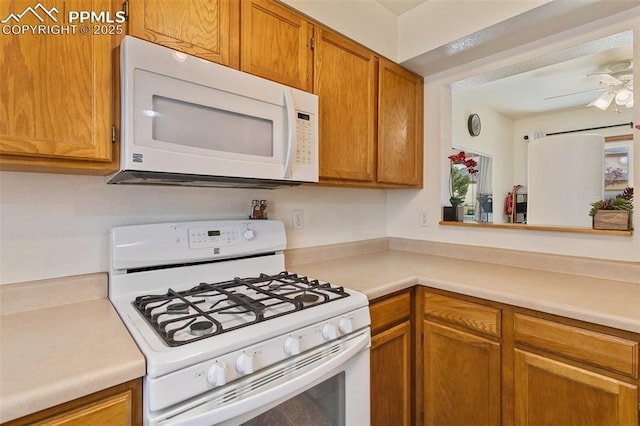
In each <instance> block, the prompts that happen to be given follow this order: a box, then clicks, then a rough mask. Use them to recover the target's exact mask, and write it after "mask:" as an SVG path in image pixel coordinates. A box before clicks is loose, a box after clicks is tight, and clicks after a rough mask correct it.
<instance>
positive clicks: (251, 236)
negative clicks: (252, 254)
mask: <svg viewBox="0 0 640 426" xmlns="http://www.w3.org/2000/svg"><path fill="white" fill-rule="evenodd" d="M243 235H244V239H245V240H247V241H251V240H253V239H254V238H255V237H256V233H255V231H254V230H253V229H247V230H246V231H244V234H243Z"/></svg>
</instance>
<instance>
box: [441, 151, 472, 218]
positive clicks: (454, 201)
mask: <svg viewBox="0 0 640 426" xmlns="http://www.w3.org/2000/svg"><path fill="white" fill-rule="evenodd" d="M447 158H449V162H450V168H449V195H450V196H451V197H450V198H449V202H450V203H451V205H452V206H454V207H456V206H459V205H460V204H462V202H463V200H464V197H465V196H466V195H467V189H468V187H469V182H470V181H471V176H472V175H475V174H476V173H478V169H476V167H477V165H478V162H477V161H476V160H474V159H473V158H467V154H466V153H465V152H464V151H460V152H458V153H457V154H454V155H450V156H449V157H447ZM456 164H464V167H465V168H466V173H465V172H463V169H460V168H458V167H456V166H455V165H456Z"/></svg>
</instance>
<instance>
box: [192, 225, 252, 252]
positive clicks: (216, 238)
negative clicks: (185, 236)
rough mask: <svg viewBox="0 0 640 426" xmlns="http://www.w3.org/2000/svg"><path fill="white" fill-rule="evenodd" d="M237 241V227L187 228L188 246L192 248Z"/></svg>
mask: <svg viewBox="0 0 640 426" xmlns="http://www.w3.org/2000/svg"><path fill="white" fill-rule="evenodd" d="M245 232H247V231H245ZM239 242H240V235H239V231H238V228H237V227H235V226H228V227H219V228H189V247H191V248H192V249H194V248H207V247H220V246H231V245H234V244H238V243H239Z"/></svg>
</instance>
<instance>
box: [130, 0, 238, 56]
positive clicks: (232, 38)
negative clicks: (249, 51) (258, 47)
mask: <svg viewBox="0 0 640 426" xmlns="http://www.w3.org/2000/svg"><path fill="white" fill-rule="evenodd" d="M128 3H129V34H130V35H132V36H134V37H138V38H141V39H144V40H148V41H151V42H153V43H157V44H161V45H163V46H166V47H169V48H171V49H175V50H178V51H181V52H184V53H187V54H189V55H193V56H197V57H199V58H203V59H207V60H209V61H213V62H217V63H219V64H222V65H226V66H229V67H232V68H236V69H237V68H238V65H239V57H240V54H239V40H240V39H239V37H240V19H239V13H240V4H239V2H238V1H237V0H208V1H201V0H198V1H195V0H194V1H184V0H128Z"/></svg>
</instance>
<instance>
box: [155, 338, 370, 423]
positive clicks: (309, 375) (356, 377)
mask: <svg viewBox="0 0 640 426" xmlns="http://www.w3.org/2000/svg"><path fill="white" fill-rule="evenodd" d="M370 341H371V337H370V331H369V329H368V328H367V329H366V330H362V331H360V332H357V333H354V334H352V335H350V336H346V337H344V338H342V339H338V340H335V341H333V342H330V343H327V344H326V345H323V346H321V347H319V348H315V349H312V350H310V351H307V352H305V353H303V354H300V355H298V356H296V357H293V358H289V359H287V360H286V361H284V362H282V363H279V364H277V365H275V366H272V367H269V368H266V369H264V370H262V371H258V372H257V373H255V374H252V375H250V376H247V377H245V378H243V379H240V380H236V381H235V382H232V383H230V384H228V385H225V386H223V387H221V388H218V389H215V390H213V391H211V392H208V393H207V394H205V395H201V396H198V397H196V398H193V399H191V400H189V401H186V402H184V403H181V404H178V405H177V406H174V407H171V408H169V409H167V410H163V411H162V412H161V413H155V414H149V413H146V414H147V415H146V418H145V423H147V424H150V425H178V424H179V425H194V426H201V425H238V424H244V425H247V426H254V425H255V426H257V425H278V426H285V425H289V424H290V425H304V424H313V425H325V424H326V425H332V426H333V425H353V424H359V425H368V424H369V421H370V420H369V419H370V414H369V348H370Z"/></svg>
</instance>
